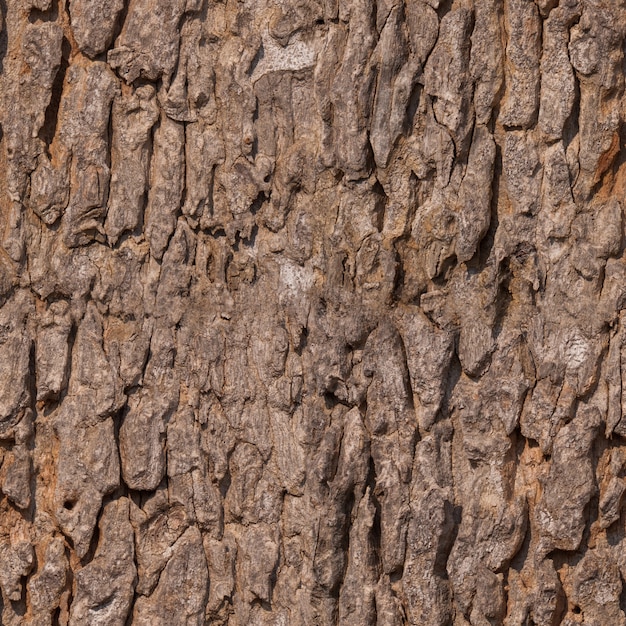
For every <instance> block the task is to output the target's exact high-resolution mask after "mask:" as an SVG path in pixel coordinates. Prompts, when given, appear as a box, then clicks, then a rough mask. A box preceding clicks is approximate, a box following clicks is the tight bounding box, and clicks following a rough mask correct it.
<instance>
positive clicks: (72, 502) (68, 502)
mask: <svg viewBox="0 0 626 626" xmlns="http://www.w3.org/2000/svg"><path fill="white" fill-rule="evenodd" d="M75 506H76V500H66V501H65V502H64V503H63V508H64V509H65V510H66V511H71V510H72V509H73V508H74V507H75Z"/></svg>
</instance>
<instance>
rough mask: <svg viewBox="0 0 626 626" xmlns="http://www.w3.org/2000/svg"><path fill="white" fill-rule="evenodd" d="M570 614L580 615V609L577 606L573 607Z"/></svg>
mask: <svg viewBox="0 0 626 626" xmlns="http://www.w3.org/2000/svg"><path fill="white" fill-rule="evenodd" d="M572 613H574V615H580V613H581V610H580V607H579V606H575V607H574V608H573V609H572Z"/></svg>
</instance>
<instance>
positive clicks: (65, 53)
mask: <svg viewBox="0 0 626 626" xmlns="http://www.w3.org/2000/svg"><path fill="white" fill-rule="evenodd" d="M71 51H72V48H71V45H70V42H69V41H68V40H67V39H66V38H65V37H63V41H62V43H61V64H60V66H59V69H58V71H57V74H56V76H55V77H54V81H53V83H52V89H51V92H50V93H51V95H50V104H49V105H48V107H47V108H46V115H45V118H44V124H43V126H42V127H41V129H40V130H39V138H40V139H41V140H42V141H43V143H44V144H45V149H46V152H47V155H48V158H50V153H49V148H50V145H51V144H52V142H53V140H54V137H55V135H56V131H57V126H58V123H59V109H60V106H61V100H62V97H63V85H64V82H65V74H66V73H67V69H68V67H69V59H70V54H71Z"/></svg>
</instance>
